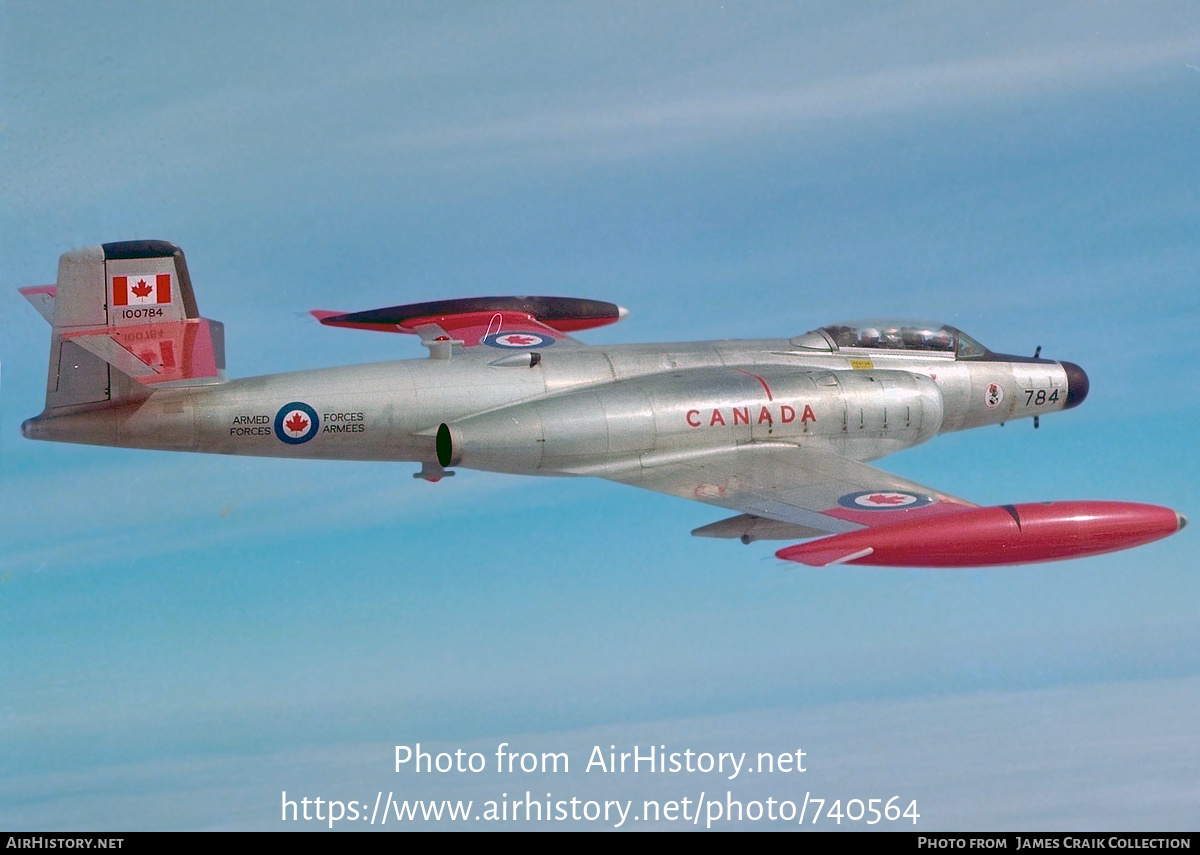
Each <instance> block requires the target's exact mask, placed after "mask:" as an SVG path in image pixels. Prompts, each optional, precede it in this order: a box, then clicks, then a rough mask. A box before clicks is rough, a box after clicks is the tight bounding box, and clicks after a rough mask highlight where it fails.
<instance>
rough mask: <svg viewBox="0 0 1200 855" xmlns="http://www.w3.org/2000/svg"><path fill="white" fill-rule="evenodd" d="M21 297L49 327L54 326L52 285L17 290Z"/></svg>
mask: <svg viewBox="0 0 1200 855" xmlns="http://www.w3.org/2000/svg"><path fill="white" fill-rule="evenodd" d="M17 290H18V291H20V292H21V296H22V297H24V298H25V299H26V300H28V301H29V302H30V303H31V304H32V305H33V307H34V308H35V309H37V310H38V314H40V315H41V316H42V317H43V318H45V319H46V321H47V322H48V323H50V324H51V325H53V324H54V292H55V290H56V289H55V287H54V286H53V285H37V286H35V287H33V288H18V289H17Z"/></svg>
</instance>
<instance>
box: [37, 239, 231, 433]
mask: <svg viewBox="0 0 1200 855" xmlns="http://www.w3.org/2000/svg"><path fill="white" fill-rule="evenodd" d="M21 293H23V294H24V295H25V296H26V298H28V299H29V301H30V302H31V303H33V305H34V306H35V307H36V308H37V309H38V311H39V312H41V313H42V314H43V315H44V316H45V317H46V318H47V320H49V321H50V323H51V325H52V326H53V331H52V333H51V337H50V366H49V372H48V377H47V380H46V410H47V411H50V410H57V409H61V408H64V407H93V406H97V405H103V404H107V403H113V402H118V401H122V400H126V399H138V398H144V397H146V396H147V395H149V394H150V390H151V389H152V388H161V387H162V386H163V385H170V386H184V385H187V386H191V385H199V384H209V383H219V382H221V381H222V380H223V379H224V369H225V341H224V328H223V327H222V325H221V324H220V323H218V322H216V321H210V320H207V319H205V318H201V317H200V313H199V311H198V310H197V308H196V297H195V294H194V293H193V291H192V280H191V277H190V276H189V275H188V269H187V263H186V261H185V260H184V257H183V250H181V249H180V248H179V247H177V246H175V245H174V244H170V243H167V242H165V241H157V240H141V241H122V242H119V243H106V244H104V245H103V246H90V247H84V248H83V249H76V250H72V251H71V252H68V253H65V254H63V255H62V257H60V258H59V260H58V282H57V283H56V284H55V285H54V286H43V287H40V288H25V289H22V292H21Z"/></svg>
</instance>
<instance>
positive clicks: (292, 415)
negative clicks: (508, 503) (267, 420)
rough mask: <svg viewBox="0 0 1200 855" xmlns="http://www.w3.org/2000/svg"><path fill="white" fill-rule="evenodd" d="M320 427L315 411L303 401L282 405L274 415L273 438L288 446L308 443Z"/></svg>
mask: <svg viewBox="0 0 1200 855" xmlns="http://www.w3.org/2000/svg"><path fill="white" fill-rule="evenodd" d="M320 427H321V420H320V418H318V417H317V411H316V410H314V409H313V408H312V407H310V406H309V405H308V404H306V403H304V402H303V401H292V403H290V404H284V405H283V406H282V407H280V408H279V412H278V413H276V414H275V436H277V437H279V440H280V441H281V442H286V443H287V444H288V445H299V444H300V443H302V442H308V441H309V440H310V439H312V438H313V437H314V436H316V435H317V431H318V430H319V429H320Z"/></svg>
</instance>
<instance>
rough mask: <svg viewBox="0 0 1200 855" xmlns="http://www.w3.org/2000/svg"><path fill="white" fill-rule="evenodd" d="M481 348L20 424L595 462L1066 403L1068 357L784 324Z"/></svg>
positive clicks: (223, 442)
mask: <svg viewBox="0 0 1200 855" xmlns="http://www.w3.org/2000/svg"><path fill="white" fill-rule="evenodd" d="M480 350H481V349H473V352H465V351H461V350H459V351H456V352H455V353H454V354H453V355H451V357H450V358H433V357H431V358H427V359H414V360H404V361H397V362H385V363H377V364H371V365H355V366H347V367H340V368H327V369H320V370H313V371H302V372H295V373H288V374H275V375H269V376H263V377H252V378H247V379H242V380H233V381H227V382H223V383H219V384H215V385H211V386H192V387H187V388H176V389H158V390H156V391H153V392H150V393H146V394H145V396H144V397H140V396H139V397H137V398H135V399H133V400H126V401H124V402H122V403H119V404H114V405H111V406H107V407H100V408H96V407H87V408H79V409H78V410H72V409H71V408H60V409H56V410H54V411H53V412H50V411H48V412H47V413H43V414H42V415H41V416H39V417H36V418H33V419H30V420H28V421H27V422H26V423H25V425H24V427H23V432H24V433H25V435H26V436H28V437H30V438H35V439H46V440H57V441H65V442H81V443H89V444H95V445H111V446H120V447H128V448H147V449H166V450H173V451H195V452H205V453H215V454H241V455H251V456H268V457H298V458H321V459H339V460H397V461H413V462H417V463H421V464H423V465H426V466H435V467H436V466H437V465H438V463H439V448H438V443H439V440H438V434H439V431H440V432H441V437H442V443H443V446H445V443H446V442H447V441H449V443H450V446H449V448H447V447H442V448H441V449H440V451H441V458H442V459H441V463H442V464H444V465H462V466H464V467H468V468H473V469H483V470H489V471H497V472H511V473H520V474H580V475H587V474H596V475H603V474H605V473H607V472H610V471H613V470H614V469H617V468H627V467H629V466H637V465H639V461H642V460H649V459H651V458H657V457H660V456H663V455H672V454H677V453H688V452H691V451H699V450H704V449H710V448H715V447H729V446H736V445H742V444H747V443H755V442H767V441H773V442H787V443H793V444H797V445H802V446H814V447H819V448H822V449H827V450H830V451H832V452H835V453H837V454H839V455H842V456H844V457H848V458H852V459H854V460H860V461H867V460H873V459H877V458H880V457H883V456H884V455H887V454H890V453H892V452H895V451H899V450H902V449H905V448H909V447H912V446H914V445H917V444H919V443H922V442H924V441H926V440H928V439H930V438H931V437H933V436H935V435H937V434H938V433H945V432H949V431H957V430H964V429H966V428H972V427H979V426H982V425H987V424H999V423H1002V422H1006V421H1010V420H1012V419H1017V418H1024V417H1027V416H1036V415H1043V414H1045V413H1048V412H1054V411H1057V410H1061V409H1063V408H1064V407H1065V406H1066V401H1067V387H1068V375H1067V372H1066V371H1065V370H1064V368H1063V366H1062V365H1061V364H1060V363H1058V362H1052V361H1048V360H1017V361H1005V359H1003V358H988V359H979V360H964V359H956V358H955V357H954V355H953V354H952V353H947V354H936V353H920V354H912V353H904V352H899V351H898V352H887V351H879V350H875V351H870V352H867V351H863V350H856V349H853V348H848V349H843V350H841V351H838V352H833V353H814V352H811V351H808V350H805V349H804V348H798V347H797V346H795V345H794V344H792V343H791V342H790V341H789V340H787V339H778V340H776V339H765V340H747V341H714V342H691V343H679V344H648V345H614V346H605V347H550V348H547V349H545V351H544V352H543V353H542V354H541V358H540V361H538V362H537V364H535V365H533V366H532V367H531V366H529V365H528V364H520V361H519V360H511V359H495V358H493V356H492V355H490V354H486V353H485V354H481V353H480ZM489 359H491V360H492V361H490V362H489ZM514 363H517V364H514ZM115 373H116V372H115V370H114V374H115ZM293 403H296V404H302V405H304V406H305V407H306V409H305V410H304V412H306V413H307V412H310V411H311V412H312V413H314V414H315V415H316V416H317V419H318V424H317V427H316V430H315V431H313V432H312V433H311V435H310V436H307V437H306V438H303V439H302V440H300V441H295V440H293V441H286V440H284V439H282V438H281V429H280V427H279V425H278V424H277V423H276V422H277V421H278V420H279V419H280V418H282V417H283V416H284V412H285V408H286V407H287V406H288V405H290V404H293ZM293 418H295V416H294V415H293ZM303 421H304V419H303V418H301V419H300V421H298V422H296V423H297V424H301V423H303Z"/></svg>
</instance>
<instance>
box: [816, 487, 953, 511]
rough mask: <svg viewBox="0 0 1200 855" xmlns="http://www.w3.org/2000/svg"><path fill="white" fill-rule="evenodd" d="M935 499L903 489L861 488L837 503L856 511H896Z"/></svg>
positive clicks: (920, 505)
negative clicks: (860, 490)
mask: <svg viewBox="0 0 1200 855" xmlns="http://www.w3.org/2000/svg"><path fill="white" fill-rule="evenodd" d="M935 501H937V500H936V499H934V498H933V496H925V495H922V494H921V493H908V492H905V491H903V490H863V491H862V492H859V493H848V494H846V495H845V496H842V497H841V498H840V499H838V504H839V505H841V506H842V507H843V508H851V509H853V510H856V511H897V510H907V509H908V508H920V507H923V506H925V505H932V504H933V503H934V502H935Z"/></svg>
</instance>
